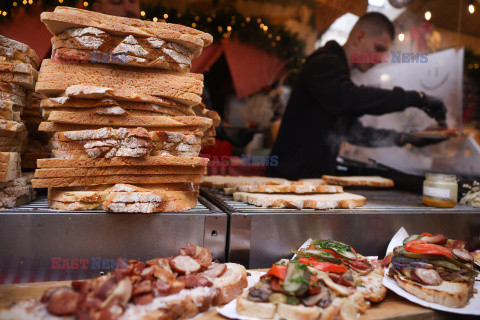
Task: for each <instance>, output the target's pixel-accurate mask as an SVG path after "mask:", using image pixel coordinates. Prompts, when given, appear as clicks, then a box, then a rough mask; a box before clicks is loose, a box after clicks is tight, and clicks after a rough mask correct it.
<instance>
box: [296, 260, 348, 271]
mask: <svg viewBox="0 0 480 320" xmlns="http://www.w3.org/2000/svg"><path fill="white" fill-rule="evenodd" d="M298 262H300V263H303V264H306V265H311V266H312V267H313V268H315V269H317V270H320V271H326V272H333V273H344V272H346V271H347V270H348V269H347V267H346V266H345V265H343V264H334V263H330V262H322V261H318V260H316V259H314V258H301V259H298Z"/></svg>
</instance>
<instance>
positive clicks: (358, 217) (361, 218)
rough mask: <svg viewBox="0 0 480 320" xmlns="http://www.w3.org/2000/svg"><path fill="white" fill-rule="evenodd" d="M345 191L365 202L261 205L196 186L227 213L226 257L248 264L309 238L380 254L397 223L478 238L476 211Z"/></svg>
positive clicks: (267, 261) (284, 253)
mask: <svg viewBox="0 0 480 320" xmlns="http://www.w3.org/2000/svg"><path fill="white" fill-rule="evenodd" d="M348 191H351V192H353V193H357V194H361V195H364V196H366V197H367V205H366V206H365V207H362V208H356V209H351V210H349V209H333V210H313V209H306V210H305V209H304V210H298V209H280V208H261V207H255V206H253V205H249V204H245V203H242V202H237V201H234V200H233V198H232V196H229V195H226V194H224V193H223V192H221V191H219V190H215V189H213V188H202V189H201V192H202V195H204V196H205V197H207V198H208V199H209V200H210V201H211V202H213V203H214V204H216V205H217V206H218V207H219V208H221V209H222V210H224V211H225V212H227V213H228V214H229V216H230V222H229V238H228V239H229V246H228V247H227V258H228V259H229V260H230V261H232V262H238V263H242V264H244V265H246V266H249V267H250V268H264V267H269V266H270V265H271V263H272V262H274V261H276V260H278V259H280V258H285V257H288V256H290V255H291V253H290V250H291V249H296V248H298V247H299V246H300V245H301V244H302V243H303V242H304V241H305V240H306V239H308V238H329V239H336V240H340V241H344V242H346V243H351V244H352V245H354V246H355V249H356V250H358V251H359V252H360V253H362V254H365V255H379V254H380V255H382V251H384V250H385V249H386V247H387V245H388V242H389V241H390V239H391V237H392V236H393V235H394V234H395V232H396V231H397V230H398V229H399V228H400V227H402V226H404V227H405V228H406V229H407V231H409V232H411V233H421V232H434V233H444V234H446V235H448V236H450V237H452V238H457V239H464V240H467V241H470V242H471V243H473V242H475V241H477V243H478V242H479V241H480V232H479V231H478V230H480V209H475V208H471V207H467V206H462V205H457V206H456V207H455V208H452V209H440V208H433V207H427V206H424V205H423V204H422V199H421V195H418V194H414V193H409V192H404V191H398V190H394V189H387V190H386V189H382V190H378V189H377V190H374V189H369V190H366V189H356V190H348Z"/></svg>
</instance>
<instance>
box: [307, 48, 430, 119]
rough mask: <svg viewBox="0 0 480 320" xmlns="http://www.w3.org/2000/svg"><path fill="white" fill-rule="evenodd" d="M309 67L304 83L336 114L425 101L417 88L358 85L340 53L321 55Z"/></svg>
mask: <svg viewBox="0 0 480 320" xmlns="http://www.w3.org/2000/svg"><path fill="white" fill-rule="evenodd" d="M307 67H308V68H309V71H307V73H306V75H307V77H306V79H305V80H306V81H305V82H304V83H303V85H307V86H308V88H309V92H310V94H311V95H312V96H313V97H314V98H315V100H317V101H318V102H319V105H322V106H325V107H326V108H327V111H328V112H329V113H331V114H333V115H343V116H346V115H348V116H356V117H359V116H362V115H365V114H372V115H381V114H386V113H390V112H397V111H402V110H404V109H405V108H407V107H409V106H420V105H421V104H422V98H421V97H420V94H419V93H418V92H416V91H405V90H403V89H402V88H399V87H395V88H394V89H392V90H385V89H379V88H372V87H364V86H357V85H356V84H355V83H353V82H352V80H351V79H350V75H349V70H348V68H347V67H346V65H345V64H344V62H343V61H342V60H341V59H340V58H338V57H336V56H329V57H326V58H323V57H317V58H315V59H314V60H312V61H311V62H310V64H309V65H308V66H307Z"/></svg>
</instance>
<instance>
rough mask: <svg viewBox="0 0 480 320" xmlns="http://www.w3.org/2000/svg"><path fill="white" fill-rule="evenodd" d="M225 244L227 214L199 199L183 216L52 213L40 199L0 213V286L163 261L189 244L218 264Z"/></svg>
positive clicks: (82, 275)
mask: <svg viewBox="0 0 480 320" xmlns="http://www.w3.org/2000/svg"><path fill="white" fill-rule="evenodd" d="M226 240H227V215H226V214H225V213H223V212H222V211H221V210H219V209H218V208H217V207H216V206H215V205H213V204H212V203H210V202H209V201H208V200H206V199H205V198H203V197H200V198H199V203H198V205H197V207H195V208H194V209H192V210H190V211H188V212H178V213H161V214H118V213H115V214H112V213H105V212H104V211H100V210H98V211H83V212H78V211H58V210H52V209H49V208H48V204H47V199H46V197H45V196H43V197H40V199H38V200H36V201H34V202H32V203H30V204H27V205H23V206H20V207H17V208H13V209H9V210H5V211H0V283H12V282H31V281H47V280H67V279H75V278H88V277H94V276H97V275H98V274H99V273H100V272H102V271H103V272H105V271H109V270H110V269H112V268H113V267H112V262H114V261H115V259H116V258H118V257H121V258H124V259H127V260H129V259H138V260H148V259H151V258H155V257H166V256H169V255H172V254H174V253H176V252H177V250H178V249H179V248H181V247H184V246H186V244H187V242H189V241H190V242H192V243H194V244H197V245H203V246H205V247H208V248H210V249H211V250H212V256H213V258H214V259H218V260H219V261H224V260H225V245H226ZM59 259H61V260H59ZM74 259H77V260H74ZM80 259H88V260H89V261H88V263H87V262H86V260H83V261H80ZM75 263H77V264H79V265H78V266H77V265H76V264H75ZM59 266H60V268H59V269H58V267H59ZM84 266H86V268H83V267H84Z"/></svg>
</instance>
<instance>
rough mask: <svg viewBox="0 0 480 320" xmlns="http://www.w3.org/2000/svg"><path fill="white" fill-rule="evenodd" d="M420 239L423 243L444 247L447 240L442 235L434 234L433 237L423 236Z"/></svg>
mask: <svg viewBox="0 0 480 320" xmlns="http://www.w3.org/2000/svg"><path fill="white" fill-rule="evenodd" d="M420 239H421V240H423V241H425V242H428V243H432V244H438V245H444V244H446V243H447V241H448V238H447V237H445V236H444V235H443V234H436V235H433V236H424V237H421V238H420Z"/></svg>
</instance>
